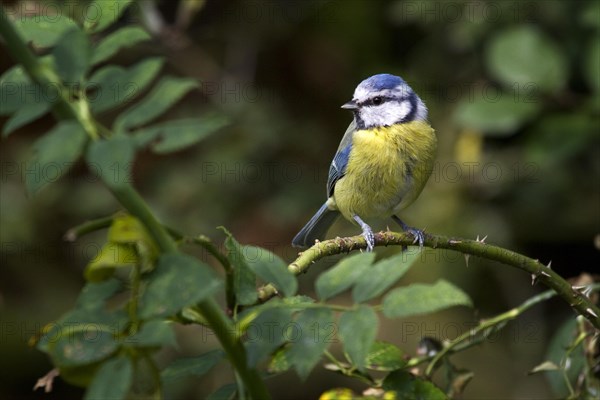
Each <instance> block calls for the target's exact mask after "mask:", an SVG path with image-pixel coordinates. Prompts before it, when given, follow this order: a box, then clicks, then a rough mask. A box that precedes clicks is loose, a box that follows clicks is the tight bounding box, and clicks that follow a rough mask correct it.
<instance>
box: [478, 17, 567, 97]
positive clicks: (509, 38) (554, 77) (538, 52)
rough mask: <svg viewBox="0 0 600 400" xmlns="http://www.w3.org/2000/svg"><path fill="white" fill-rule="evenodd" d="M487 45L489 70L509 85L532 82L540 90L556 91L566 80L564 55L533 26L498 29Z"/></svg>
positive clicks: (521, 84)
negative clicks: (498, 31)
mask: <svg viewBox="0 0 600 400" xmlns="http://www.w3.org/2000/svg"><path fill="white" fill-rule="evenodd" d="M488 48H489V50H488V52H487V54H486V63H487V67H488V69H489V70H490V72H491V73H492V75H494V76H495V77H496V78H497V79H498V80H499V81H501V82H503V83H504V84H505V85H506V86H508V87H514V85H520V86H523V85H526V84H532V83H533V84H535V85H536V86H537V87H538V88H539V89H540V90H542V91H549V92H556V91H557V90H559V89H561V88H562V87H563V86H564V85H565V83H566V80H567V76H568V65H567V60H566V58H565V55H564V54H563V52H562V50H561V49H560V48H559V47H558V46H557V45H556V44H555V43H554V42H553V41H552V40H551V39H550V38H549V37H548V36H547V35H546V34H544V33H543V32H542V31H540V30H539V29H538V28H536V27H534V26H532V25H517V26H515V27H511V28H508V29H506V30H504V31H501V32H500V33H498V34H496V36H495V37H494V38H493V39H492V40H491V43H490V44H489V47H488Z"/></svg>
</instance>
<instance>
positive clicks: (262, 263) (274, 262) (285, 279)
mask: <svg viewBox="0 0 600 400" xmlns="http://www.w3.org/2000/svg"><path fill="white" fill-rule="evenodd" d="M243 251H244V255H245V258H246V263H247V264H248V267H249V268H250V269H251V270H252V272H254V273H255V274H256V275H257V276H258V277H259V278H261V279H262V280H264V281H265V282H267V283H272V284H273V285H275V287H276V288H277V289H278V290H280V291H281V292H283V294H284V296H285V297H290V296H293V295H295V294H296V291H297V290H298V282H297V280H296V277H295V276H294V274H292V273H291V272H290V271H288V269H287V264H286V263H285V262H284V261H283V260H282V259H281V258H280V257H278V256H277V255H275V254H273V253H271V252H270V251H268V250H266V249H263V248H260V247H255V246H244V249H243Z"/></svg>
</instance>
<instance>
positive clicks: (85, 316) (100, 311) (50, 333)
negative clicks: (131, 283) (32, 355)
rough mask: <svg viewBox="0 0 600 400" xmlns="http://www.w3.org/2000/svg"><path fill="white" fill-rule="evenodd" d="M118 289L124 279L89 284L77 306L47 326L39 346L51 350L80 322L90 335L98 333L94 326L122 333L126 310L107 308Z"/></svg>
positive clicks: (83, 290) (43, 349) (46, 351)
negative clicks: (107, 303) (108, 301)
mask: <svg viewBox="0 0 600 400" xmlns="http://www.w3.org/2000/svg"><path fill="white" fill-rule="evenodd" d="M119 289H121V282H119V281H118V280H116V279H110V280H107V281H105V282H102V283H88V284H86V285H85V286H84V287H83V289H82V291H81V293H80V294H79V297H78V298H77V302H76V305H75V308H74V309H73V310H71V311H69V312H68V313H67V314H65V315H64V316H63V317H61V318H60V319H59V320H58V321H56V322H54V323H51V324H48V325H47V326H46V327H44V329H43V333H44V336H42V337H41V339H40V340H39V342H38V344H37V348H38V349H39V350H41V351H43V352H45V353H48V354H50V353H51V352H52V351H53V349H54V348H55V346H56V343H57V341H58V340H59V339H61V338H63V336H67V335H70V334H72V333H73V332H75V330H74V329H75V327H78V326H80V327H84V329H87V330H88V333H89V337H90V338H94V337H95V336H96V332H95V330H94V329H100V328H102V329H104V330H108V331H111V332H113V333H115V334H117V333H119V332H120V330H121V329H123V328H124V327H125V326H126V321H128V316H127V314H126V313H125V312H124V310H123V309H117V310H110V311H109V310H107V309H106V301H107V300H108V299H109V298H111V297H112V296H113V295H115V294H116V293H117V292H118V291H119Z"/></svg>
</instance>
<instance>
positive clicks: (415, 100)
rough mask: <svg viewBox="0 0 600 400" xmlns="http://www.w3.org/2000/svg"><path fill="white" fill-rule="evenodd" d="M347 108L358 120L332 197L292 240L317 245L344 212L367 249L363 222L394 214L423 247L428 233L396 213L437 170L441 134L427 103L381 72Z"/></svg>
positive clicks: (335, 168)
mask: <svg viewBox="0 0 600 400" xmlns="http://www.w3.org/2000/svg"><path fill="white" fill-rule="evenodd" d="M342 108H343V109H346V110H350V111H352V113H353V114H354V120H353V121H352V123H350V126H349V127H348V129H347V130H346V133H345V134H344V137H343V138H342V141H341V143H340V146H339V147H338V150H337V152H336V154H335V156H334V157H333V161H332V162H331V166H330V168H329V177H328V179H327V196H328V199H327V201H326V202H325V204H323V206H321V208H320V209H319V211H317V213H316V214H315V215H314V216H313V217H312V218H311V219H310V221H308V223H307V224H306V226H304V228H302V230H301V231H300V232H299V233H298V234H297V235H296V237H294V239H293V240H292V245H294V246H295V247H301V248H306V247H310V246H312V245H313V244H314V243H315V240H317V239H323V238H324V236H325V234H326V233H327V230H328V229H329V227H330V226H331V225H332V224H333V223H334V222H335V220H336V219H337V217H338V216H339V215H340V214H341V215H343V216H344V218H346V219H347V220H349V221H351V222H354V223H356V224H358V225H359V226H360V227H361V229H362V235H363V237H364V238H365V240H366V242H367V250H368V251H372V250H373V247H374V246H375V237H374V235H373V230H372V229H371V227H370V226H369V225H367V223H366V222H365V221H364V220H365V219H370V218H389V217H392V218H393V219H394V220H395V221H396V222H398V223H399V224H400V226H401V227H402V229H404V230H405V231H407V232H410V233H411V234H412V235H413V236H414V237H415V242H418V243H419V245H420V246H423V241H424V235H423V232H422V231H420V230H418V229H415V228H411V227H409V226H408V225H406V224H405V223H404V222H402V220H401V219H400V218H399V217H398V216H397V214H398V212H399V211H401V210H403V209H404V208H406V207H407V206H409V205H410V204H411V203H412V202H413V201H415V199H416V198H417V197H418V196H419V194H420V193H421V190H423V187H424V186H425V183H426V182H427V180H428V179H429V176H430V175H431V171H432V169H433V162H434V159H435V153H436V147H437V139H436V136H435V133H434V130H433V128H432V127H431V126H430V125H429V123H428V122H427V108H426V107H425V104H424V103H423V101H421V99H420V98H419V96H417V94H416V93H415V92H414V91H413V90H412V89H411V88H410V86H408V84H407V83H406V82H405V81H404V80H403V79H402V78H400V77H398V76H395V75H390V74H379V75H374V76H372V77H370V78H367V79H365V80H364V81H362V82H361V83H360V84H359V85H358V86H357V87H356V90H355V91H354V96H353V97H352V100H351V101H349V102H348V103H346V104H344V105H343V106H342Z"/></svg>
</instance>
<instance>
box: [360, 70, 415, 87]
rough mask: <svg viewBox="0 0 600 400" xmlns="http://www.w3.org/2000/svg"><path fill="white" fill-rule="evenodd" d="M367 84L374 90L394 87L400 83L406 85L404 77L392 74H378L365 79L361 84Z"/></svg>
mask: <svg viewBox="0 0 600 400" xmlns="http://www.w3.org/2000/svg"><path fill="white" fill-rule="evenodd" d="M362 85H364V86H367V87H369V88H370V89H372V90H376V91H379V90H385V89H394V88H396V87H398V86H400V85H406V82H404V79H402V78H400V77H399V76H396V75H391V74H377V75H373V76H371V77H369V78H367V79H365V80H364V81H363V82H362V83H361V86H362Z"/></svg>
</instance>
